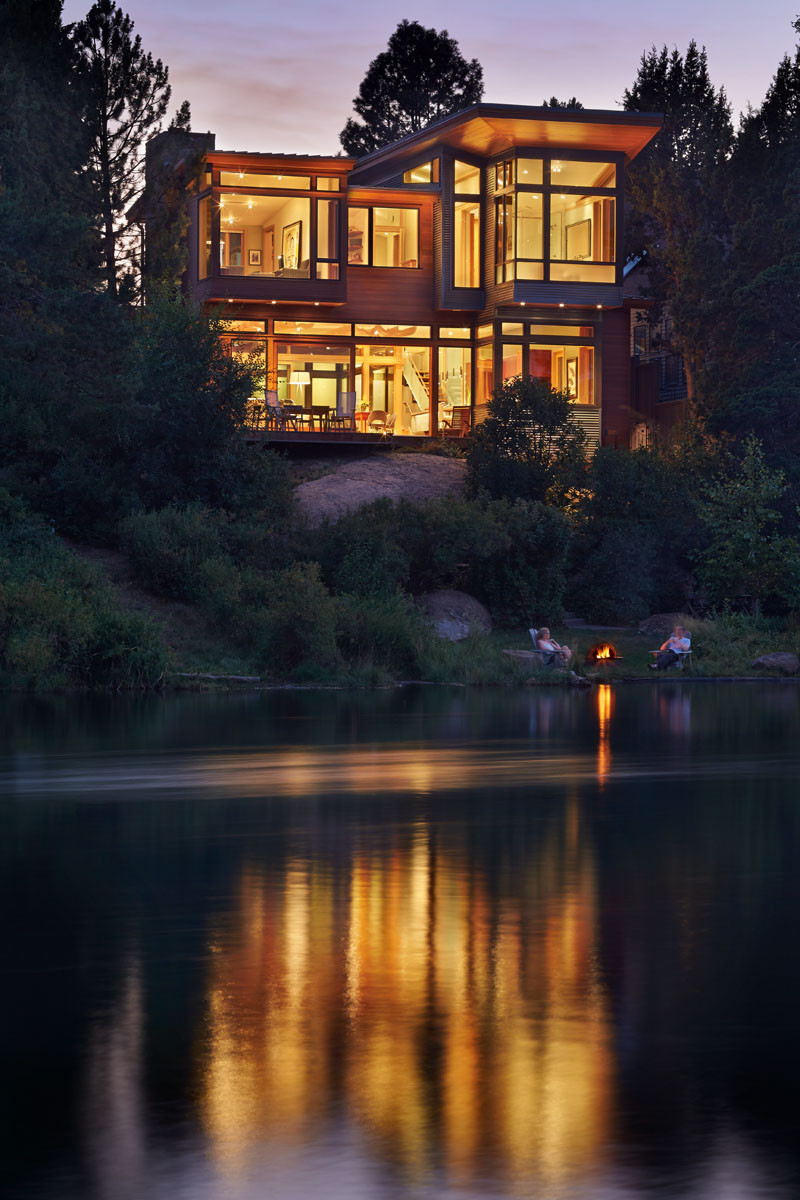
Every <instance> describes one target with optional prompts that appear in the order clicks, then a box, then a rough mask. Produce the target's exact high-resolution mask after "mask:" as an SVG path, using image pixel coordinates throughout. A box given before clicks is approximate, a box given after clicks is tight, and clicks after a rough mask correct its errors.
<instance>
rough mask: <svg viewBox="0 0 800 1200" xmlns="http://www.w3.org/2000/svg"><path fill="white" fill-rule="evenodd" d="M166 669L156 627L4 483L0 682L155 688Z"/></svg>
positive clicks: (1, 492)
mask: <svg viewBox="0 0 800 1200" xmlns="http://www.w3.org/2000/svg"><path fill="white" fill-rule="evenodd" d="M164 667H165V657H164V650H163V647H162V645H161V641H160V638H159V635H158V633H157V632H156V630H155V629H154V628H153V627H152V626H151V625H150V624H149V623H148V622H147V621H146V620H145V619H144V618H143V617H141V616H139V615H138V614H134V613H127V612H125V611H123V610H122V609H121V608H120V607H119V604H118V603H117V600H116V598H115V596H114V594H113V592H112V591H111V589H110V588H109V587H108V585H107V584H105V583H103V582H102V581H101V579H100V578H99V577H98V575H97V574H96V573H95V572H94V571H93V570H92V568H90V567H89V566H87V565H86V564H85V563H84V562H82V561H81V560H80V559H79V558H77V557H76V556H75V555H74V554H72V553H71V552H70V551H69V550H68V549H67V548H66V547H65V546H64V545H63V543H62V542H61V541H60V540H59V539H58V538H57V537H54V535H53V533H52V531H51V529H50V527H49V526H48V525H46V524H45V522H44V521H42V520H41V519H40V518H37V517H34V516H32V515H31V514H30V513H29V512H27V511H26V509H25V507H24V505H22V504H21V503H20V501H19V500H15V499H14V498H12V497H11V496H10V495H9V493H8V492H7V491H5V490H4V489H0V685H2V686H5V687H8V686H13V687H29V686H38V687H81V686H83V687H115V688H139V687H152V686H154V685H155V684H156V683H158V681H159V680H160V679H161V677H162V675H163V673H164Z"/></svg>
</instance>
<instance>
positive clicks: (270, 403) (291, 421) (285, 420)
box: [266, 392, 297, 431]
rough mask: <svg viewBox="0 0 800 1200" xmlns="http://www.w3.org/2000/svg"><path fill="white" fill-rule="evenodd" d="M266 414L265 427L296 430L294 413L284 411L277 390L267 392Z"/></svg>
mask: <svg viewBox="0 0 800 1200" xmlns="http://www.w3.org/2000/svg"><path fill="white" fill-rule="evenodd" d="M266 414H267V415H266V427H267V429H280V430H287V429H294V430H295V431H296V430H297V421H296V419H295V417H294V414H293V413H289V412H285V411H284V409H283V406H282V404H281V402H280V400H279V399H278V393H277V392H267V408H266Z"/></svg>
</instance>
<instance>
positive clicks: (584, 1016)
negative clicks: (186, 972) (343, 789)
mask: <svg viewBox="0 0 800 1200" xmlns="http://www.w3.org/2000/svg"><path fill="white" fill-rule="evenodd" d="M465 836H466V834H465V833H464V832H461V833H458V832H456V831H448V832H446V833H444V832H443V831H440V830H437V831H432V830H431V828H430V827H429V826H428V825H427V824H426V823H424V822H419V823H417V824H416V825H415V826H414V827H413V829H411V830H410V831H409V832H408V833H407V834H406V835H399V836H398V835H394V836H393V839H392V841H391V843H390V844H387V845H385V846H381V847H376V846H374V845H369V844H364V845H363V846H356V847H354V848H353V850H352V853H351V855H350V856H349V858H348V860H347V862H346V863H343V864H342V865H340V866H337V867H336V868H333V867H331V868H327V867H323V866H321V865H320V863H319V860H318V859H317V860H314V861H315V863H316V865H312V862H311V860H309V859H308V857H306V856H305V855H304V854H303V853H298V854H297V856H295V857H289V858H288V859H286V860H285V861H284V862H283V863H281V864H279V865H276V866H275V869H274V870H269V871H265V870H263V869H261V868H255V867H253V868H251V869H250V870H248V871H246V872H245V873H244V874H243V877H242V881H241V891H240V896H239V903H238V908H237V911H236V914H235V918H234V919H233V923H232V924H231V925H230V927H226V928H221V929H220V931H219V934H218V936H217V937H216V938H215V942H214V956H213V965H212V967H211V974H210V979H209V987H208V1020H207V1037H206V1039H205V1041H204V1043H203V1045H202V1046H200V1047H199V1048H198V1062H197V1070H198V1075H199V1089H200V1092H201V1096H202V1099H201V1108H202V1114H203V1119H204V1122H205V1125H206V1129H207V1133H208V1136H209V1141H210V1145H211V1153H212V1154H213V1155H214V1157H215V1159H216V1160H217V1162H218V1164H219V1165H220V1167H222V1168H228V1169H230V1170H236V1169H238V1167H240V1166H241V1165H243V1164H244V1163H245V1162H246V1160H247V1159H248V1157H249V1156H250V1155H251V1154H256V1153H258V1152H259V1150H261V1149H262V1148H263V1146H264V1145H265V1144H267V1145H269V1144H271V1143H272V1144H274V1143H281V1144H286V1143H287V1142H289V1143H291V1142H293V1141H299V1140H300V1139H302V1138H303V1137H307V1136H308V1134H309V1133H310V1132H311V1131H312V1130H313V1129H314V1128H315V1127H317V1128H319V1127H320V1126H321V1124H322V1123H323V1122H324V1121H325V1120H326V1119H327V1118H328V1117H330V1116H331V1115H333V1114H336V1115H341V1114H342V1113H344V1115H345V1116H346V1118H347V1119H348V1120H349V1121H351V1122H353V1123H354V1124H355V1125H356V1126H357V1127H358V1128H360V1129H361V1130H362V1131H363V1133H365V1134H366V1135H367V1137H368V1138H369V1140H370V1142H371V1143H372V1145H373V1147H375V1148H376V1149H377V1151H378V1153H379V1156H380V1157H382V1158H383V1159H384V1161H386V1162H391V1163H394V1164H396V1166H397V1167H398V1168H400V1169H401V1170H402V1172H403V1173H404V1174H405V1175H406V1176H407V1177H409V1178H421V1177H422V1176H423V1175H424V1174H425V1172H426V1170H427V1167H428V1164H429V1162H430V1156H431V1154H432V1152H433V1151H434V1149H435V1148H436V1146H437V1145H438V1146H441V1154H442V1156H443V1161H444V1163H445V1165H446V1169H447V1172H448V1174H449V1176H450V1178H451V1179H452V1180H453V1181H454V1182H459V1181H462V1182H468V1181H469V1180H470V1179H472V1178H474V1177H476V1176H477V1174H478V1172H479V1171H480V1170H482V1169H483V1168H484V1167H485V1166H486V1163H487V1161H491V1162H492V1163H493V1164H494V1166H495V1167H496V1168H498V1169H500V1170H501V1171H502V1172H504V1173H509V1174H511V1175H514V1174H517V1173H524V1174H526V1175H538V1176H541V1177H542V1178H544V1179H547V1180H556V1179H563V1178H567V1177H570V1176H573V1175H578V1176H579V1175H580V1173H581V1171H582V1170H583V1169H584V1168H587V1169H588V1168H589V1167H590V1166H591V1168H592V1169H596V1167H597V1163H598V1161H602V1158H603V1153H604V1151H603V1147H604V1145H605V1144H606V1142H607V1140H608V1138H609V1123H610V1120H611V1111H612V1051H611V1047H610V1037H609V1029H608V1016H607V1010H606V1001H605V996H604V993H603V989H602V986H601V984H600V982H599V980H598V978H597V977H596V974H595V969H596V968H595V962H596V924H597V897H596V886H595V868H594V861H593V856H592V852H591V850H590V848H589V845H588V843H587V841H586V839H585V836H584V833H583V829H582V823H581V817H580V810H579V808H578V805H577V802H568V803H567V806H566V809H565V811H564V813H563V815H562V818H561V819H560V820H559V821H558V822H554V823H553V826H552V828H551V830H550V832H549V833H548V834H547V835H546V837H545V839H544V840H543V841H542V842H541V843H540V844H539V845H538V846H537V848H536V850H535V852H531V853H529V854H526V857H525V860H524V864H523V865H522V867H521V869H520V864H518V863H516V864H515V870H514V873H513V875H512V874H510V873H509V874H508V875H501V877H500V878H499V879H498V877H497V876H493V877H492V878H493V882H492V881H490V877H489V875H487V873H486V871H485V869H484V868H483V867H482V866H481V865H480V864H479V863H477V862H476V861H474V859H471V858H470V853H469V852H468V851H467V848H466V845H465V844H464V843H463V841H462V839H463V838H464V837H465Z"/></svg>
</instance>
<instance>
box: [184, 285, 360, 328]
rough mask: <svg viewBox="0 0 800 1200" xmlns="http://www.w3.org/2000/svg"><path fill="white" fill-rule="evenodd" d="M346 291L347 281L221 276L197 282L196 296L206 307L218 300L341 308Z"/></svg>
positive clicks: (194, 288)
mask: <svg viewBox="0 0 800 1200" xmlns="http://www.w3.org/2000/svg"><path fill="white" fill-rule="evenodd" d="M345 288H346V284H345V281H344V280H343V279H339V280H320V279H269V278H268V279H263V278H259V277H258V276H249V275H219V276H216V277H209V278H208V279H200V280H197V281H195V282H194V284H193V285H192V293H193V295H194V296H195V298H196V299H197V300H199V301H200V302H201V303H203V304H206V303H213V302H214V301H215V300H222V301H228V300H234V301H241V302H242V303H252V302H260V303H262V304H271V302H272V301H273V300H276V301H277V302H278V303H279V304H286V303H291V302H293V301H294V302H295V303H298V304H309V305H314V304H315V303H319V304H335V305H341V304H343V303H344V298H345ZM337 312H338V308H337ZM337 319H338V318H337Z"/></svg>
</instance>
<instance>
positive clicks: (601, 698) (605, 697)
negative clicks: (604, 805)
mask: <svg viewBox="0 0 800 1200" xmlns="http://www.w3.org/2000/svg"><path fill="white" fill-rule="evenodd" d="M613 713H614V691H613V688H612V687H611V684H610V683H600V684H598V685H597V782H598V784H599V785H600V787H603V786H604V784H605V783H606V781H607V779H608V777H609V775H610V773H611V746H610V744H609V733H610V729H611V718H612V716H613Z"/></svg>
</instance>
